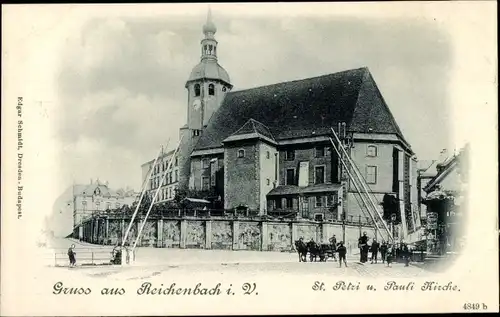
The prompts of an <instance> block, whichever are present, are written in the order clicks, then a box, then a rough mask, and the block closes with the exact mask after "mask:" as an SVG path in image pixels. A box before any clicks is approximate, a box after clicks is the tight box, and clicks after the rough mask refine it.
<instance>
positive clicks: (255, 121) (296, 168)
mask: <svg viewBox="0 0 500 317" xmlns="http://www.w3.org/2000/svg"><path fill="white" fill-rule="evenodd" d="M216 31H217V28H216V27H215V25H214V23H213V22H212V19H211V15H210V12H209V15H208V18H207V22H206V23H205V25H204V26H203V33H204V38H203V39H202V40H201V60H200V62H199V64H198V65H196V66H195V67H194V68H193V70H192V72H191V74H190V76H189V78H188V80H187V82H186V89H187V92H188V98H187V101H188V102H187V123H186V125H184V126H183V127H182V128H181V129H180V138H181V141H180V142H181V146H180V149H179V152H178V164H179V166H178V169H179V172H178V173H179V179H178V184H177V186H178V187H179V188H190V189H192V190H199V191H211V192H214V193H215V196H216V197H219V199H220V200H222V201H223V205H224V208H225V209H227V210H231V209H235V208H245V209H247V210H250V211H252V212H253V213H254V214H258V215H292V216H295V217H297V218H306V219H314V220H317V221H328V220H332V221H340V220H342V219H345V220H347V221H353V222H356V221H358V220H360V219H362V221H363V222H367V220H366V219H367V217H368V215H367V214H366V213H365V212H364V211H363V210H362V208H361V207H360V204H359V203H358V199H359V198H358V194H356V190H355V188H353V186H352V185H351V182H350V181H349V177H348V175H347V173H346V172H345V169H344V166H343V164H342V160H341V159H340V158H339V155H338V154H337V152H336V151H335V150H334V148H333V147H332V144H331V142H330V138H332V136H333V135H332V131H331V128H333V129H334V130H335V131H336V132H337V133H338V134H339V136H340V138H341V140H342V146H344V148H345V149H346V151H347V153H348V154H349V155H350V158H351V160H352V161H353V162H354V163H355V165H356V166H357V168H358V169H359V171H360V173H361V174H362V175H363V176H364V178H365V180H366V183H367V184H368V185H369V189H370V191H371V192H372V193H373V195H374V196H375V197H376V198H377V199H378V201H379V202H381V201H382V198H383V196H384V195H385V194H389V195H393V196H394V197H396V198H397V200H398V201H399V202H400V210H401V216H402V219H404V221H403V227H404V228H403V229H402V230H404V231H405V232H408V231H413V230H415V229H416V227H417V226H419V221H418V213H417V206H418V204H417V194H416V191H417V186H416V181H417V168H416V167H417V166H416V158H415V155H414V153H413V151H412V149H411V146H410V144H409V143H408V142H407V140H406V139H405V137H404V136H403V134H402V132H401V130H400V128H399V127H398V124H397V123H396V120H395V119H394V117H393V115H392V114H391V111H390V109H389V107H388V106H387V104H386V103H385V101H384V98H383V96H382V93H381V92H380V90H379V89H378V87H377V84H376V83H375V80H374V78H373V76H372V74H371V73H370V71H369V70H368V68H359V69H351V70H346V71H342V72H339V73H334V74H328V75H322V76H318V77H313V78H307V79H302V80H294V81H289V82H282V83H277V84H273V85H268V86H262V87H258V88H252V89H246V90H235V91H233V85H232V84H231V81H230V77H229V75H228V73H227V72H226V70H225V69H224V68H223V67H222V66H220V65H219V62H218V58H217V52H218V42H217V40H216V39H215V33H216ZM144 172H147V169H146V170H144ZM144 172H143V174H144ZM146 174H147V173H146ZM378 207H380V213H382V206H378ZM344 217H345V218H344Z"/></svg>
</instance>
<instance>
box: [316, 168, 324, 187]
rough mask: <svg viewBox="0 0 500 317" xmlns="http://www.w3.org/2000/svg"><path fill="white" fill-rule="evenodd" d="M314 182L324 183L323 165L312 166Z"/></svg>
mask: <svg viewBox="0 0 500 317" xmlns="http://www.w3.org/2000/svg"><path fill="white" fill-rule="evenodd" d="M314 183H315V184H324V183H325V167H324V166H315V167H314Z"/></svg>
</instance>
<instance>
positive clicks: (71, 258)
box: [68, 244, 76, 267]
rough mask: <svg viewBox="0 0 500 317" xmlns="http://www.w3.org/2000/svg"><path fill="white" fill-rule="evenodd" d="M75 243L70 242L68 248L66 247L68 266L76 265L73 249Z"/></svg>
mask: <svg viewBox="0 0 500 317" xmlns="http://www.w3.org/2000/svg"><path fill="white" fill-rule="evenodd" d="M74 249H75V245H74V244H72V245H71V246H70V247H69V249H68V257H69V266H70V267H72V266H75V265H76V253H75V251H74Z"/></svg>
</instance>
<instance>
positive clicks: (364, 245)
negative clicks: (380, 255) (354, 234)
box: [358, 232, 369, 263]
mask: <svg viewBox="0 0 500 317" xmlns="http://www.w3.org/2000/svg"><path fill="white" fill-rule="evenodd" d="M358 246H359V254H360V259H359V261H360V262H361V263H365V262H366V261H368V250H369V246H368V236H367V235H366V232H363V235H362V236H361V237H359V239H358Z"/></svg>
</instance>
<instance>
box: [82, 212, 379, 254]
mask: <svg viewBox="0 0 500 317" xmlns="http://www.w3.org/2000/svg"><path fill="white" fill-rule="evenodd" d="M129 224H130V220H127V219H119V218H115V219H114V218H111V217H109V218H99V219H96V218H94V219H89V220H88V221H86V222H85V223H84V224H83V230H82V231H81V232H82V233H83V236H82V237H80V238H81V239H82V240H83V241H86V242H90V243H95V244H108V245H117V244H119V243H120V242H121V239H122V238H123V236H124V234H125V231H126V229H127V228H128V226H129ZM141 225H142V220H141V219H138V220H136V221H135V222H134V223H133V224H132V226H131V229H130V232H129V234H128V238H127V243H128V245H133V244H134V242H135V240H136V237H137V233H138V231H139V229H140V226H141ZM363 232H367V234H368V236H369V237H370V238H373V237H374V236H375V232H374V229H373V228H372V227H367V226H366V225H361V226H360V225H357V226H355V225H346V226H345V242H346V246H351V248H353V249H356V248H357V241H358V238H359V236H360V234H361V233H363ZM334 234H335V235H336V238H337V241H338V242H340V241H342V240H343V239H344V237H343V235H344V234H343V227H342V224H339V223H328V222H323V223H321V222H314V221H310V220H293V221H292V220H273V221H263V220H261V219H257V218H244V219H227V218H208V219H200V218H177V219H174V218H171V219H161V218H159V219H148V221H147V222H146V224H145V225H144V228H143V231H142V234H141V239H139V241H138V243H137V246H140V247H159V248H191V249H193V248H195V249H219V250H253V251H289V250H292V249H293V248H294V241H296V240H298V239H299V238H303V239H304V241H306V242H307V241H310V240H311V239H313V240H314V241H316V242H319V243H328V241H329V239H330V238H331V237H332V236H333V235H334Z"/></svg>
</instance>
